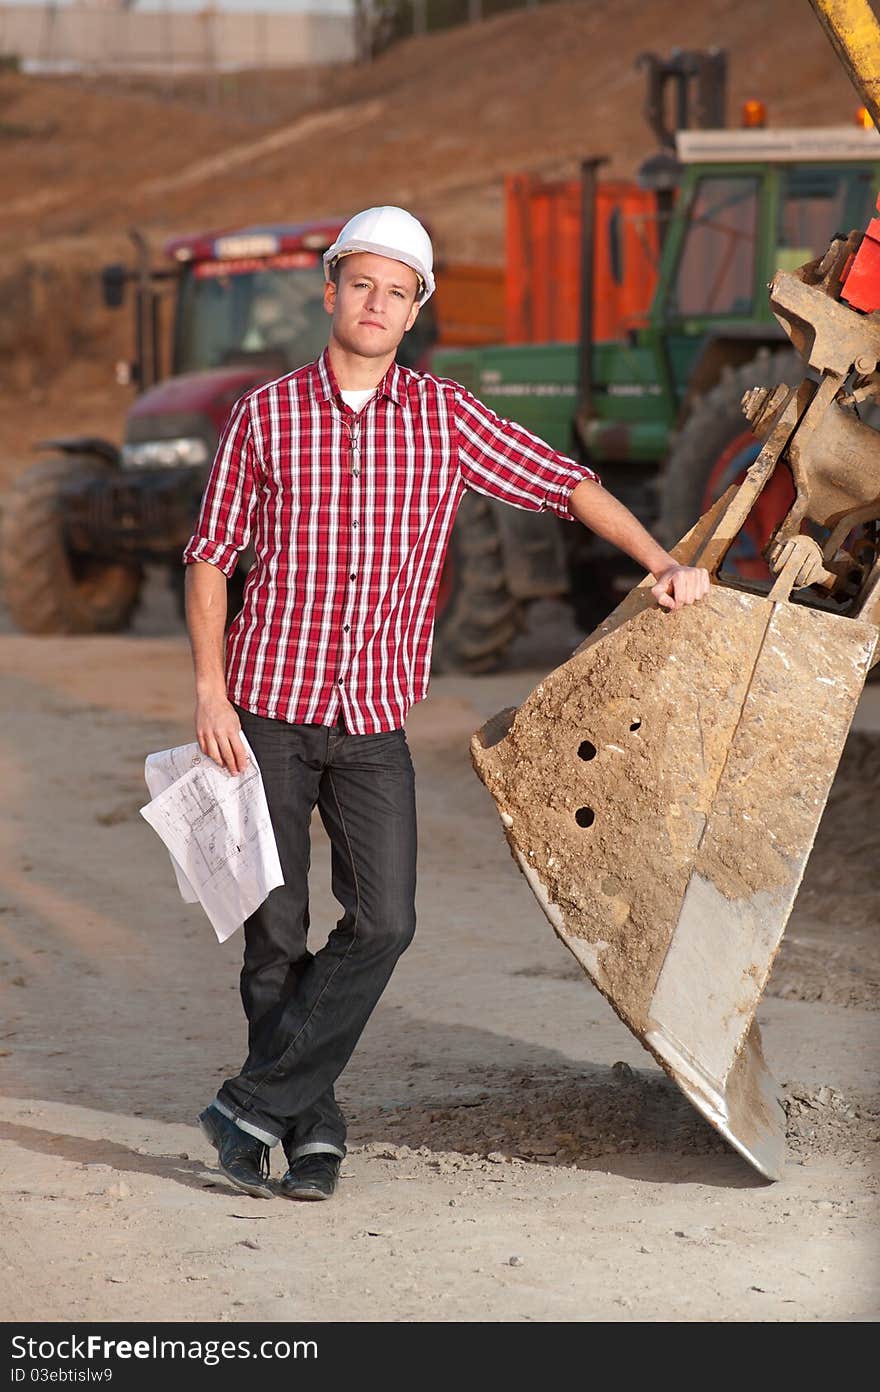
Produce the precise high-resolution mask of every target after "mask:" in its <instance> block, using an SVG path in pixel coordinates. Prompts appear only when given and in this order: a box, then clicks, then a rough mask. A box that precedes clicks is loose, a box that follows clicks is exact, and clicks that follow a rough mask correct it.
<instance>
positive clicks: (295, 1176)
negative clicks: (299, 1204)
mask: <svg viewBox="0 0 880 1392" xmlns="http://www.w3.org/2000/svg"><path fill="white" fill-rule="evenodd" d="M341 1164H342V1161H341V1160H340V1158H339V1156H338V1155H331V1154H330V1152H329V1151H313V1152H312V1153H311V1154H310V1155H300V1156H299V1157H298V1158H297V1159H296V1160H291V1162H290V1169H289V1170H288V1171H287V1174H286V1175H285V1176H284V1178H283V1179H282V1181H281V1192H282V1194H284V1195H285V1197H286V1198H288V1199H330V1198H332V1197H333V1195H334V1194H335V1192H336V1185H337V1182H338V1180H339V1167H340V1165H341Z"/></svg>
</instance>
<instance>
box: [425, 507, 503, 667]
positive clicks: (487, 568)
mask: <svg viewBox="0 0 880 1392" xmlns="http://www.w3.org/2000/svg"><path fill="white" fill-rule="evenodd" d="M520 608H521V606H520V604H519V602H518V601H517V600H515V599H514V598H513V596H512V595H511V593H510V591H509V589H508V587H507V580H506V577H505V574H504V556H503V553H502V549H501V538H500V537H499V535H498V528H497V527H496V525H495V519H494V517H493V516H492V509H491V507H490V506H489V504H488V502H487V501H486V499H485V498H482V497H481V496H480V495H479V494H478V493H471V492H467V493H465V495H464V498H463V499H462V501H461V506H460V507H459V510H458V517H457V518H456V521H455V526H454V528H453V530H452V537H451V539H450V542H449V550H448V551H447V553H446V560H445V562H444V565H443V574H442V575H441V577H440V589H439V592H438V595H437V609H436V615H435V629H434V650H433V657H432V661H431V667H432V670H433V671H435V672H491V671H494V670H495V668H497V667H498V665H499V663H500V661H501V659H502V657H503V656H504V653H505V651H506V649H507V646H508V644H509V643H510V641H511V639H512V638H513V637H514V636H515V635H516V633H517V632H518V630H519V616H520Z"/></svg>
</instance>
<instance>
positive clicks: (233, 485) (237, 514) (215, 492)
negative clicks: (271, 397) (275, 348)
mask: <svg viewBox="0 0 880 1392" xmlns="http://www.w3.org/2000/svg"><path fill="white" fill-rule="evenodd" d="M255 501H256V488H255V481H254V447H253V438H252V432H251V420H250V407H249V401H248V398H247V397H242V399H241V400H240V401H238V402H236V404H235V406H233V408H232V412H231V414H230V416H229V419H228V421H227V422H226V425H225V426H224V429H223V434H222V436H221V437H220V444H219V445H218V447H217V454H216V456H215V458H214V463H213V465H212V467H211V473H210V475H209V477H208V482H207V485H206V487H205V492H204V494H203V496H202V505H201V508H200V509H199V519H198V522H197V523H196V529H195V531H194V532H193V534H192V536H191V537H190V539H189V541H188V542H187V544H186V546H185V547H184V551H183V563H184V565H191V564H192V562H193V561H207V562H208V564H209V565H214V566H217V567H218V569H220V570H222V571H223V573H224V575H226V576H227V577H229V576H231V575H232V574H233V572H234V571H235V567H236V565H237V563H238V557H239V553H240V552H241V551H243V550H244V548H245V547H246V546H247V544H248V540H249V538H250V528H251V516H252V514H253V510H254V503H255Z"/></svg>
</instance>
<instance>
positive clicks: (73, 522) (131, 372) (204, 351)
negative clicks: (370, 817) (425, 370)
mask: <svg viewBox="0 0 880 1392" xmlns="http://www.w3.org/2000/svg"><path fill="white" fill-rule="evenodd" d="M343 222H344V219H342V218H331V219H326V220H324V221H312V222H305V223H297V224H282V225H272V226H263V225H255V226H248V227H240V228H237V229H227V230H225V231H222V232H216V233H205V234H199V235H193V236H186V237H176V238H174V239H172V240H170V241H169V242H167V243H166V245H165V247H164V254H163V257H162V258H161V260H160V261H159V263H158V264H156V263H154V261H153V259H152V257H151V254H150V250H149V248H148V246H147V243H146V241H145V239H144V238H143V237H142V236H141V235H140V234H139V233H138V232H136V231H135V232H133V233H132V238H133V241H134V246H135V252H136V255H135V259H134V265H133V266H124V265H113V266H108V267H105V268H104V271H103V273H102V283H103V291H104V299H105V302H106V304H107V306H108V307H109V308H112V309H116V308H119V307H120V306H121V305H122V304H123V302H124V300H125V298H126V295H127V294H129V293H131V294H132V297H133V302H134V316H133V317H134V355H133V358H132V360H131V361H130V362H128V363H122V364H119V370H118V376H119V379H120V381H122V382H124V383H131V384H133V385H134V387H135V389H136V392H137V395H136V398H135V401H134V403H133V405H132V407H131V409H130V411H129V413H128V417H127V420H126V426H125V439H124V442H123V444H122V446H121V448H120V447H119V446H118V445H117V444H115V443H114V442H113V441H111V440H106V439H99V438H95V437H87V438H83V437H64V438H61V439H54V440H46V441H43V442H42V444H41V445H40V446H39V448H40V451H41V453H42V454H43V455H44V456H45V457H43V458H41V459H40V461H39V462H38V463H37V464H35V465H34V466H33V467H32V468H30V469H28V470H26V471H25V472H24V473H22V474H21V475H20V477H19V478H18V479H17V480H16V483H15V484H14V486H13V488H12V489H11V490H10V492H9V494H8V496H7V497H6V499H5V506H4V510H3V518H2V526H0V571H2V577H3V585H4V598H5V601H6V605H7V608H8V610H9V613H10V615H11V617H12V619H13V621H14V622H15V623H16V624H17V625H18V626H19V627H20V628H22V629H24V630H25V631H26V632H31V633H93V632H112V631H115V630H118V629H122V628H125V627H126V626H127V624H128V622H129V620H130V618H131V616H132V614H133V612H134V609H135V607H136V604H137V602H138V598H139V595H140V592H141V586H142V580H143V573H144V567H145V566H148V565H153V566H158V567H164V568H165V569H166V570H167V573H168V576H169V578H170V580H171V583H172V585H173V587H174V588H175V590H176V592H177V596H178V599H179V601H180V604H181V608H182V602H183V574H184V572H183V566H182V565H181V553H182V550H183V547H184V545H185V544H186V542H187V540H188V538H189V536H190V534H191V532H192V529H193V525H194V522H195V519H196V516H197V513H198V507H199V501H200V498H201V495H202V492H203V489H204V486H205V481H206V478H207V474H208V470H209V468H210V464H211V461H212V459H213V457H214V453H215V450H216V447H217V442H218V439H219V436H220V432H221V430H222V428H223V425H224V423H225V421H226V419H227V417H228V415H229V412H230V409H231V407H232V405H233V403H234V402H235V401H236V400H237V398H238V397H240V396H241V395H242V394H243V393H244V392H246V391H248V390H249V389H250V388H252V387H256V386H259V385H260V384H261V383H262V382H266V381H269V380H271V379H272V378H274V377H278V376H281V375H282V374H283V373H285V372H290V371H293V370H294V369H295V368H297V367H301V366H302V365H303V364H304V363H306V362H309V361H311V360H312V359H314V358H315V357H317V356H318V354H319V353H320V352H321V350H322V349H323V347H324V346H325V344H326V341H327V316H326V314H325V313H324V309H323V288H324V273H323V266H322V261H321V257H322V253H323V252H324V251H325V250H326V249H327V247H328V246H330V245H332V243H333V241H334V240H335V238H336V236H337V235H338V233H339V231H340V229H341V227H342V225H343ZM501 281H502V277H501V273H500V271H496V270H493V269H492V268H483V267H473V266H469V265H462V264H455V265H448V266H445V267H443V268H442V273H441V286H440V292H439V294H438V295H437V296H436V297H435V298H433V299H432V300H431V301H429V302H428V304H427V305H426V307H425V309H424V311H423V312H422V313H421V314H420V315H419V318H418V320H417V321H416V324H415V326H414V328H413V329H412V331H411V332H410V333H409V334H408V335H407V336H406V339H405V340H404V342H403V344H402V345H401V349H400V352H399V359H400V361H401V362H403V363H404V365H406V366H416V365H419V366H424V364H425V361H426V355H427V352H428V350H429V348H430V347H431V346H432V345H433V344H434V343H435V342H441V343H455V344H458V345H468V344H469V345H479V344H482V343H484V342H485V341H486V340H487V339H491V338H500V337H501V336H502V334H503V325H502V303H503V301H502V284H501ZM250 561H251V556H250V554H249V553H248V552H245V553H244V555H243V557H242V560H241V562H240V564H239V567H238V570H237V571H236V574H235V576H234V577H233V579H232V581H231V582H230V587H229V593H230V613H231V614H234V613H236V612H237V610H238V608H239V607H240V603H241V597H242V593H243V586H244V580H245V577H246V574H247V570H248V569H249V566H250ZM441 628H442V619H441ZM440 645H441V649H442V645H443V638H442V634H441V636H440Z"/></svg>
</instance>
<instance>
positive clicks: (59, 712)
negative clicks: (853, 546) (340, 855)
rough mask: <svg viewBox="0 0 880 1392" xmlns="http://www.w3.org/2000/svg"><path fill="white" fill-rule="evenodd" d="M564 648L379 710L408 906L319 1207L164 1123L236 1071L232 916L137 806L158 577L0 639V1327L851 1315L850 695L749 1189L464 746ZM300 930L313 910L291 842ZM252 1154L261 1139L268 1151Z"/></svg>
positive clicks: (786, 969)
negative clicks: (611, 991)
mask: <svg viewBox="0 0 880 1392" xmlns="http://www.w3.org/2000/svg"><path fill="white" fill-rule="evenodd" d="M577 640H578V635H577V633H576V632H575V631H574V630H573V629H570V628H569V627H568V626H567V623H566V620H565V618H564V613H563V612H562V611H561V610H559V609H556V608H554V607H553V606H550V605H545V606H543V607H542V609H541V610H540V611H538V612H537V613H536V614H535V615H534V618H533V630H532V635H531V636H526V637H524V638H523V639H521V640H520V641H519V642H518V644H517V647H516V650H515V652H514V654H513V659H512V663H511V667H510V670H508V671H507V672H506V673H502V674H498V675H495V676H491V677H484V678H467V679H464V678H452V677H448V678H437V679H435V681H434V683H433V686H432V690H431V695H430V698H429V700H428V701H427V702H426V703H425V704H424V705H423V706H421V707H417V708H416V710H415V711H414V712H413V714H412V716H411V718H410V722H409V736H410V743H411V746H412V749H413V754H414V758H415V761H416V766H417V773H418V788H419V807H420V842H421V851H420V882H419V928H418V932H417V935H416V940H415V942H414V944H413V946H412V948H411V949H410V950H409V952H408V953H407V954H406V955H405V957H404V958H403V959H402V961H401V963H400V965H399V967H398V969H397V972H396V975H395V977H394V978H393V980H392V983H391V985H390V987H389V989H388V991H387V992H386V995H385V997H384V998H383V1000H382V1002H381V1004H380V1006H379V1008H378V1009H377V1011H376V1013H375V1015H374V1017H373V1019H372V1020H371V1022H370V1024H369V1026H368V1028H367V1031H366V1034H365V1035H364V1038H363V1040H362V1043H361V1046H360V1048H359V1050H358V1052H357V1054H356V1056H355V1058H354V1060H353V1061H352V1063H351V1065H350V1067H349V1069H348V1070H347V1072H346V1074H345V1075H344V1077H343V1080H342V1084H341V1087H340V1096H341V1100H342V1103H343V1106H344V1107H345V1109H346V1111H347V1113H348V1114H349V1116H350V1119H351V1135H350V1140H351V1153H350V1156H349V1158H348V1160H347V1161H346V1164H345V1167H344V1172H343V1173H344V1180H343V1182H342V1183H341V1185H340V1191H339V1194H338V1196H337V1198H336V1199H335V1200H334V1201H333V1202H332V1203H330V1204H322V1205H314V1206H312V1205H303V1204H295V1203H290V1202H287V1201H285V1200H283V1199H281V1198H279V1199H277V1200H275V1201H274V1202H273V1203H265V1202H262V1203H261V1202H259V1201H256V1200H251V1199H248V1198H247V1197H245V1196H244V1195H242V1194H240V1193H238V1192H237V1191H235V1190H233V1189H231V1188H230V1187H229V1186H228V1185H227V1184H226V1183H225V1181H223V1179H222V1177H221V1176H219V1175H218V1174H217V1173H216V1172H215V1171H214V1170H213V1168H212V1158H213V1152H212V1151H211V1150H210V1148H209V1147H208V1146H207V1144H206V1143H205V1142H204V1140H203V1139H202V1138H201V1136H200V1134H199V1132H198V1131H197V1129H196V1127H195V1126H194V1118H195V1115H196V1113H197V1112H198V1111H199V1110H200V1108H201V1107H202V1106H203V1105H204V1104H205V1102H206V1101H207V1100H208V1099H209V1098H210V1097H211V1096H212V1095H213V1090H214V1088H215V1087H216V1085H217V1083H218V1081H219V1080H220V1079H222V1077H223V1076H224V1075H225V1074H227V1073H228V1072H229V1071H230V1070H231V1069H233V1068H235V1067H237V1065H238V1063H239V1061H240V1054H241V1051H242V1045H243V1039H244V1030H243V1020H242V1017H241V1014H240V1006H239V1002H238V996H237V975H238V968H239V953H240V938H239V937H236V938H233V939H232V940H230V941H229V942H228V943H226V944H224V945H223V946H222V947H220V946H218V944H217V943H216V941H215V940H214V936H213V933H212V931H211V929H210V926H209V924H208V922H207V920H206V919H205V918H204V917H203V916H202V914H201V911H200V910H199V909H197V908H190V907H186V906H184V905H182V903H181V902H180V900H179V898H178V896H177V892H176V889H175V886H174V882H173V878H172V875H171V871H170V867H169V863H168V860H167V857H166V855H165V853H164V851H163V849H162V847H161V845H160V843H159V841H158V840H157V838H156V837H155V836H154V835H153V833H152V832H151V831H150V830H149V828H148V827H147V826H146V824H145V823H144V822H143V821H142V819H141V818H140V817H139V816H138V808H139V806H140V805H141V804H142V803H143V802H144V801H145V800H146V797H145V791H144V786H143V782H142V762H143V757H144V755H145V754H146V753H147V752H149V751H151V750H154V749H159V748H164V747H167V746H169V745H171V744H175V743H180V742H183V741H185V740H187V739H189V738H191V733H190V725H189V719H190V706H191V696H190V678H189V658H188V651H187V647H186V643H185V639H184V638H183V636H182V634H181V633H180V631H179V630H178V629H177V628H176V625H175V620H174V618H173V615H172V613H171V609H170V605H169V603H168V602H167V599H166V597H165V596H164V595H163V594H160V595H154V597H153V601H152V602H151V605H150V606H149V607H148V610H147V612H146V613H145V614H144V615H142V616H141V618H140V619H139V621H138V627H137V630H136V632H135V633H134V634H132V635H130V636H126V637H118V638H117V637H114V638H106V639H72V640H66V639H46V640H40V639H33V638H24V637H20V636H16V635H13V634H11V633H9V632H8V631H7V632H6V633H5V634H4V635H3V636H0V667H2V671H3V677H2V687H3V695H4V712H5V714H4V720H3V725H2V729H0V773H2V782H3V788H4V791H5V797H4V799H3V814H2V825H0V941H2V949H3V950H2V959H3V961H2V969H3V978H4V980H5V983H6V984H5V986H4V989H3V1010H2V1024H0V1175H2V1200H0V1203H2V1227H0V1231H2V1237H0V1272H2V1278H0V1287H2V1289H3V1309H4V1317H5V1318H6V1319H7V1320H17V1319H37V1320H65V1321H68V1320H73V1319H90V1320H143V1319H158V1320H198V1319H208V1320H215V1319H221V1320H228V1321H242V1320H261V1321H282V1320H308V1319H338V1318H342V1319H346V1320H352V1321H367V1320H369V1321H376V1320H405V1321H421V1320H431V1319H440V1320H467V1321H473V1320H483V1321H485V1320H488V1321H515V1320H538V1321H550V1320H562V1321H572V1320H587V1321H624V1322H625V1321H667V1320H693V1321H696V1320H731V1321H746V1320H749V1321H751V1320H770V1321H776V1320H784V1321H789V1320H835V1321H836V1320H853V1319H856V1320H865V1319H870V1318H874V1317H876V1315H877V1313H878V1284H880V1283H878V1268H880V1261H878V1256H880V1242H878V1205H877V1198H876V1194H877V1166H876V1158H877V1153H878V1137H880V1114H878V1108H880V1103H878V1096H877V1091H878V1090H877V1067H876V1065H877V1059H878V1053H880V1051H878V1044H880V1028H878V1021H880V1015H878V1013H877V1005H878V1000H880V949H878V938H877V923H878V917H880V913H878V910H880V894H878V889H877V884H876V865H877V863H878V862H877V850H878V839H880V838H878V831H877V823H878V819H877V817H876V813H875V808H876V790H877V786H878V781H880V778H878V775H880V733H876V734H875V733H872V731H877V732H880V708H878V701H877V699H876V697H875V696H874V694H873V692H869V694H868V696H867V697H866V698H865V699H864V701H863V705H862V707H861V708H860V712H859V716H858V722H857V723H858V724H859V725H860V726H861V727H862V730H861V732H860V733H857V734H856V735H855V736H853V737H852V739H851V743H850V748H849V750H848V753H847V756H846V758H845V761H844V764H843V766H842V768H841V773H840V776H839V778H838V781H837V784H836V786H835V789H834V792H833V794H832V800H831V803H830V804H829V809H828V813H827V815H826V819H825V822H824V823H823V827H822V829H821V831H820V836H819V841H818V842H817V847H816V851H815V853H814V856H813V859H812V861H811V864H810V867H809V871H808V876H807V880H806V882H805V885H804V889H803V891H802V894H801V897H800V899H799V901H798V904H797V906H796V910H795V913H794V916H793V918H792V921H791V923H790V926H789V930H788V934H787V938H786V942H785V946H784V949H783V954H782V957H781V959H780V961H779V964H778V966H777V968H776V970H775V971H774V976H773V980H772V983H771V989H770V992H769V993H768V995H767V996H766V997H765V999H764V1002H763V1004H762V1007H761V1010H760V1015H759V1018H760V1022H761V1027H762V1030H763V1032H764V1040H765V1048H766V1052H767V1055H768V1060H769V1062H770V1065H771V1067H772V1068H773V1070H774V1071H775V1073H776V1074H777V1076H778V1077H779V1078H780V1079H781V1080H782V1081H783V1082H784V1084H785V1088H786V1095H787V1098H788V1105H789V1127H790V1134H789V1156H790V1162H789V1165H788V1169H787V1172H786V1175H785V1177H784V1179H783V1180H782V1181H781V1182H780V1183H778V1184H775V1185H768V1184H765V1183H763V1182H761V1181H760V1180H759V1179H758V1178H757V1177H756V1175H755V1174H754V1173H753V1172H752V1171H751V1170H750V1169H749V1168H748V1166H747V1165H746V1164H745V1163H744V1162H743V1161H742V1160H740V1159H739V1158H738V1157H737V1156H736V1155H735V1154H733V1153H732V1152H731V1151H730V1150H729V1149H728V1148H727V1147H726V1145H725V1144H724V1143H723V1142H722V1141H721V1140H719V1139H718V1138H717V1137H716V1136H715V1134H714V1132H713V1131H712V1130H711V1129H710V1128H709V1127H708V1125H707V1124H706V1123H704V1122H703V1121H702V1120H701V1119H700V1118H699V1117H698V1116H697V1115H696V1113H695V1112H694V1111H693V1110H692V1109H691V1108H690V1106H689V1105H688V1103H687V1102H686V1101H685V1100H684V1099H683V1098H682V1097H681V1096H680V1095H679V1094H678V1093H677V1091H676V1089H675V1088H674V1087H673V1086H672V1085H671V1084H670V1083H669V1082H668V1080H667V1079H666V1078H665V1076H664V1075H663V1074H662V1073H661V1072H660V1071H659V1070H658V1069H657V1068H656V1067H655V1065H654V1064H653V1062H652V1060H651V1059H650V1058H649V1056H648V1055H647V1054H646V1053H644V1052H643V1051H642V1050H641V1048H640V1047H639V1045H638V1044H637V1043H636V1042H635V1041H634V1040H633V1039H632V1037H631V1036H630V1035H629V1034H628V1032H627V1031H626V1030H625V1028H624V1027H623V1026H622V1025H621V1024H620V1022H619V1021H618V1020H617V1018H616V1017H615V1016H614V1015H613V1013H612V1011H611V1010H610V1008H609V1007H608V1005H607V1004H606V1003H605V1002H604V1000H603V999H602V998H601V997H600V996H599V995H598V993H597V992H596V991H594V990H593V988H592V987H591V986H590V985H589V984H588V983H587V982H586V979H585V978H584V977H583V976H582V974H581V971H580V968H578V967H577V965H576V964H575V963H574V961H573V960H572V959H571V958H569V957H568V955H567V953H566V952H565V949H564V948H563V947H562V946H561V945H560V944H559V943H558V942H557V941H556V940H555V938H554V937H553V935H552V933H551V931H550V929H549V927H548V925H547V924H546V922H545V920H544V918H543V916H542V915H541V913H540V912H539V910H538V907H537V905H536V903H535V901H534V900H533V898H532V896H531V894H530V892H529V891H528V889H527V887H526V885H525V882H524V881H523V880H522V878H521V877H520V875H519V873H518V871H517V870H516V868H515V867H514V864H513V862H512V861H511V859H510V856H509V855H508V852H507V849H506V846H505V843H504V840H503V837H502V833H501V828H500V825H499V823H498V820H497V817H496V814H495V811H494V808H493V806H492V804H491V802H490V799H489V797H488V795H487V794H486V792H485V791H484V789H483V788H482V787H481V785H480V784H479V783H478V781H477V779H476V777H475V776H474V774H473V772H472V770H471V768H470V763H469V757H468V738H469V736H470V734H471V732H472V731H473V730H474V729H475V728H476V727H477V726H478V725H479V724H480V723H481V722H482V720H483V719H484V718H485V717H486V716H488V715H489V714H491V713H492V712H493V711H495V710H496V709H498V708H500V707H501V706H503V705H506V704H510V703H512V702H516V701H518V700H520V699H521V698H522V697H523V696H524V695H525V694H526V693H527V692H528V691H529V690H530V689H531V687H532V686H533V685H534V684H535V682H536V681H537V680H538V679H539V677H540V676H541V675H543V673H544V672H545V671H546V670H547V669H548V668H549V667H550V666H552V665H554V664H555V663H556V662H558V661H560V660H562V659H563V658H564V657H565V656H566V655H567V653H568V651H569V650H570V648H571V647H572V646H574V644H575V642H576V641H577ZM314 847H315V849H314V861H315V867H314V868H315V875H314V893H313V910H312V918H313V922H314V924H315V925H316V927H320V926H321V925H324V926H325V928H326V926H329V925H330V924H332V922H333V921H334V920H335V917H336V910H335V905H334V903H333V901H332V897H331V894H330V889H329V875H328V858H327V854H326V843H325V840H324V836H323V832H322V831H321V830H320V828H319V827H317V826H316V829H315V837H314ZM275 1166H276V1173H277V1161H276V1162H275Z"/></svg>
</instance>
